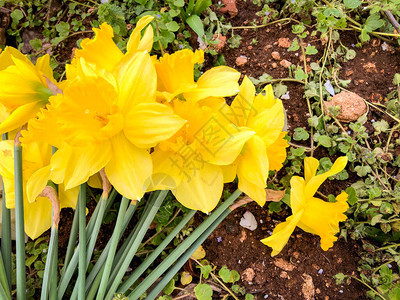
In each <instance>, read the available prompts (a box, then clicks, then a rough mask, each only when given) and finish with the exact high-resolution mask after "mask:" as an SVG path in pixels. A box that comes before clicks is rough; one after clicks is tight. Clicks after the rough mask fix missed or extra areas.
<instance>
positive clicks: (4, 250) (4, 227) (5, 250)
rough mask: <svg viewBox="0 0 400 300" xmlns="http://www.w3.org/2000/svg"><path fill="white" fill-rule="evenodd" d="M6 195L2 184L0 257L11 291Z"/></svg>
mask: <svg viewBox="0 0 400 300" xmlns="http://www.w3.org/2000/svg"><path fill="white" fill-rule="evenodd" d="M7 139H8V134H7V133H4V134H3V140H7ZM6 203H7V202H6V194H5V189H4V183H3V203H2V213H1V223H2V224H1V255H2V256H3V260H4V269H5V272H6V277H7V283H8V290H11V252H12V250H11V213H10V210H9V209H8V208H7V205H6Z"/></svg>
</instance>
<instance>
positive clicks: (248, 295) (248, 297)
mask: <svg viewBox="0 0 400 300" xmlns="http://www.w3.org/2000/svg"><path fill="white" fill-rule="evenodd" d="M253 299H254V296H253V295H252V294H246V297H245V300H253Z"/></svg>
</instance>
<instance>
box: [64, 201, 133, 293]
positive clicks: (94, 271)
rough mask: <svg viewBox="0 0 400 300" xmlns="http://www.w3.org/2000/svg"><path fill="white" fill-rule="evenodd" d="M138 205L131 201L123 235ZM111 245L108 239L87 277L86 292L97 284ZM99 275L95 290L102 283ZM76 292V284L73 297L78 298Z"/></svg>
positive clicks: (125, 218) (126, 214)
mask: <svg viewBox="0 0 400 300" xmlns="http://www.w3.org/2000/svg"><path fill="white" fill-rule="evenodd" d="M136 207H137V205H136V202H131V203H130V205H129V208H128V210H127V212H126V213H125V217H124V224H123V226H122V228H123V229H122V231H121V236H122V233H123V232H124V231H125V229H126V228H127V227H128V224H129V222H130V221H131V219H132V217H133V214H134V213H135V210H136ZM121 236H120V239H121ZM110 246H111V242H110V241H108V243H107V245H106V247H105V248H104V250H103V251H102V253H101V255H100V257H99V259H98V260H97V262H96V264H95V265H94V267H93V269H92V271H90V273H89V276H88V277H87V279H86V287H85V290H86V292H88V290H89V289H90V288H91V286H93V285H95V283H94V280H97V277H96V276H98V275H99V274H100V273H101V270H102V267H103V266H104V262H105V261H106V259H107V254H108V251H109V250H110ZM98 277H99V279H98V284H97V287H96V289H95V291H97V288H98V286H99V284H100V279H101V275H100V276H98ZM76 294H77V288H76V286H75V287H74V290H73V292H72V296H71V299H75V298H76ZM94 296H95V294H94V295H93V297H94ZM88 299H89V298H88Z"/></svg>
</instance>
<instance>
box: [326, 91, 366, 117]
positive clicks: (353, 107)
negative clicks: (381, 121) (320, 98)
mask: <svg viewBox="0 0 400 300" xmlns="http://www.w3.org/2000/svg"><path fill="white" fill-rule="evenodd" d="M337 105H339V106H340V113H339V114H338V115H337V116H336V118H337V119H338V120H339V121H342V122H353V121H356V120H357V119H358V118H359V117H360V116H362V115H363V114H365V113H366V112H367V105H366V104H365V102H364V100H363V99H362V98H361V97H360V96H358V95H357V94H355V93H352V92H346V91H343V92H340V93H339V94H336V95H335V96H333V97H332V100H331V101H325V110H326V112H327V113H328V108H329V107H331V106H337ZM328 114H329V113H328Z"/></svg>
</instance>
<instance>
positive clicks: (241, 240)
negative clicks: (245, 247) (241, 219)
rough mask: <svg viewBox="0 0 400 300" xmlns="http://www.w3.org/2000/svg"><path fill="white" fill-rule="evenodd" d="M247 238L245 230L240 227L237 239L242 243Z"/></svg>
mask: <svg viewBox="0 0 400 300" xmlns="http://www.w3.org/2000/svg"><path fill="white" fill-rule="evenodd" d="M246 239H247V234H246V231H245V230H243V229H242V235H241V236H240V239H239V241H240V242H241V243H243V242H244V241H245V240H246Z"/></svg>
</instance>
